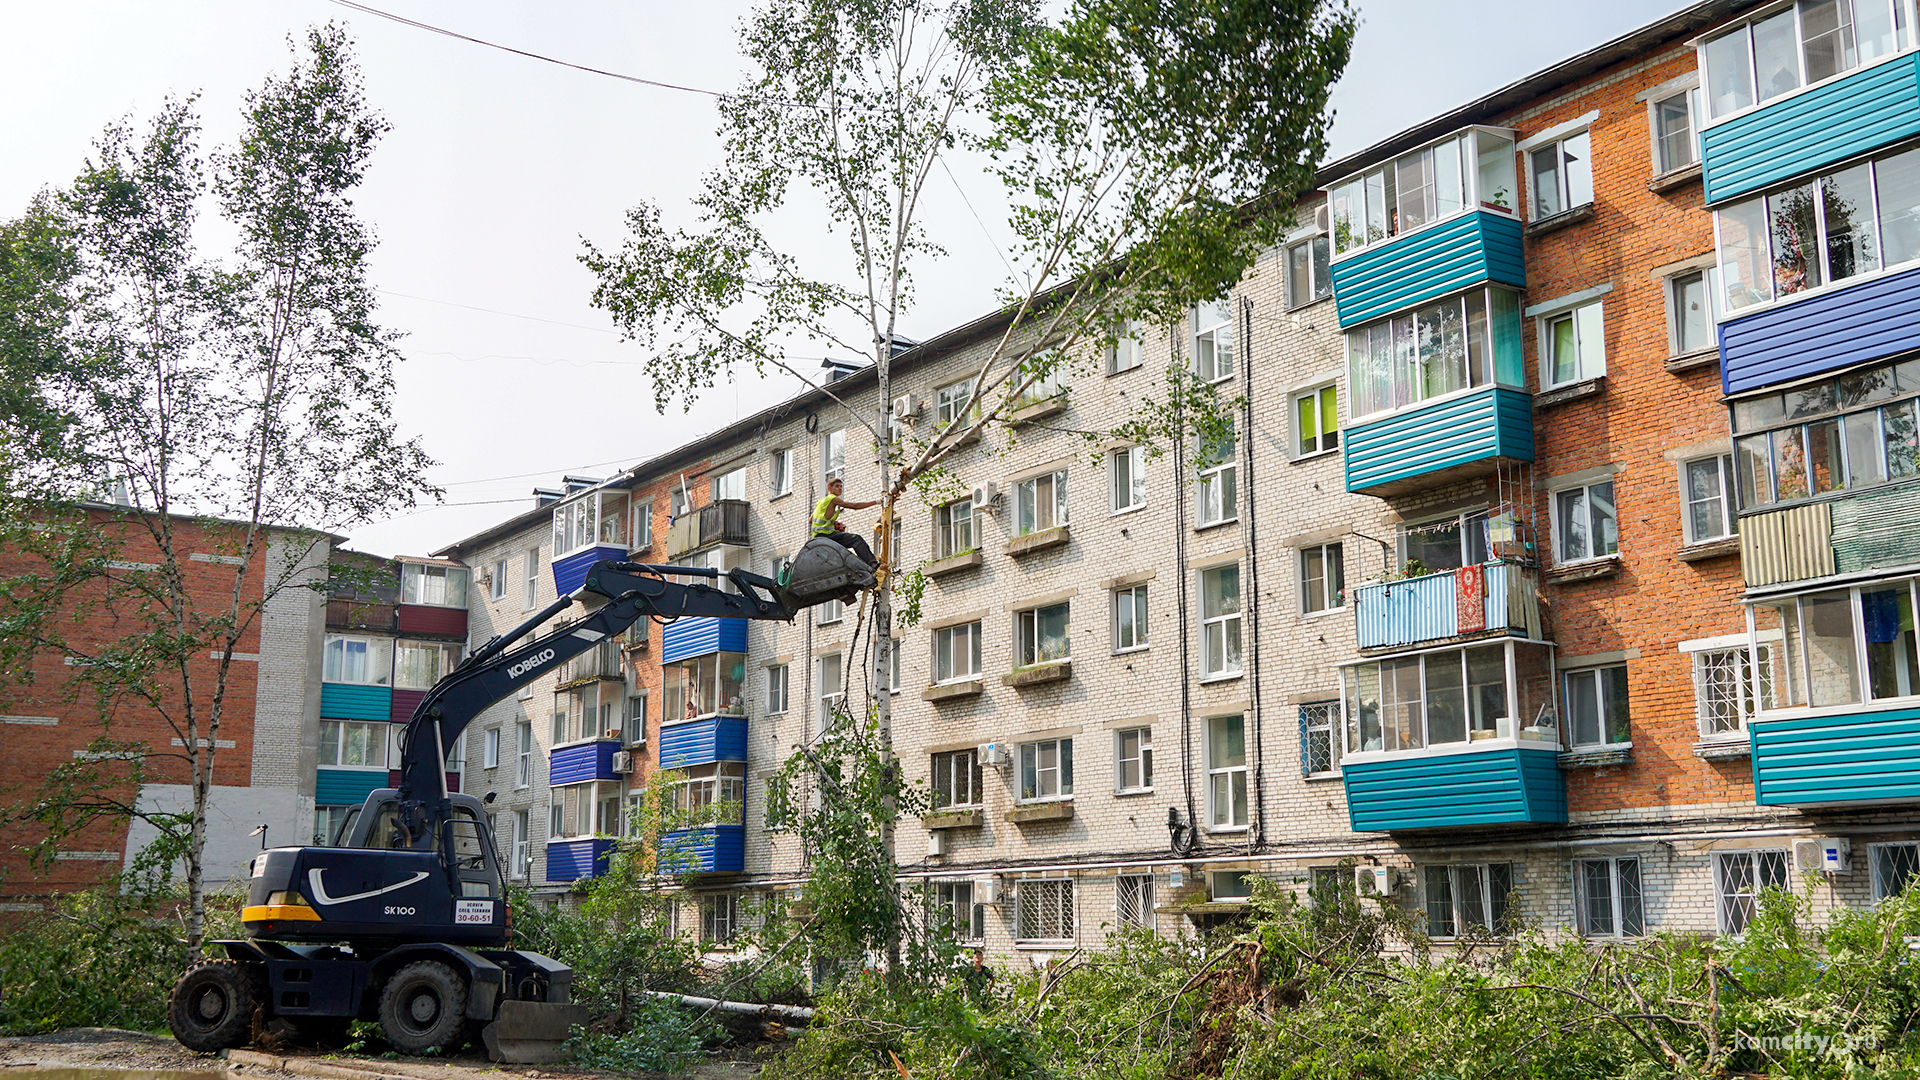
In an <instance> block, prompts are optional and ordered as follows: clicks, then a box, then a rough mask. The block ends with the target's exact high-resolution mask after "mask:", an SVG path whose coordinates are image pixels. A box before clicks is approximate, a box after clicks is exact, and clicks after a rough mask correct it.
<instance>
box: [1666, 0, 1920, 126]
mask: <svg viewBox="0 0 1920 1080" xmlns="http://www.w3.org/2000/svg"><path fill="white" fill-rule="evenodd" d="M1907 2H1908V0H1853V2H1852V3H1844V2H1838V3H1837V2H1835V0H1800V3H1798V4H1796V5H1792V6H1788V7H1785V8H1779V9H1774V10H1770V11H1768V12H1767V13H1766V14H1765V15H1762V16H1761V17H1759V18H1756V19H1753V20H1750V21H1748V22H1743V23H1741V24H1740V25H1738V26H1735V27H1732V28H1731V29H1728V30H1725V31H1723V32H1721V33H1719V34H1716V35H1714V36H1713V37H1711V38H1709V39H1707V41H1706V42H1705V43H1704V44H1703V45H1701V46H1700V56H1701V60H1702V61H1703V62H1702V63H1701V65H1700V66H1701V67H1702V68H1703V69H1704V70H1705V72H1706V80H1707V101H1708V104H1709V105H1710V106H1711V108H1712V110H1713V116H1714V118H1716V119H1718V118H1719V117H1723V116H1728V115H1731V114H1733V113H1736V112H1739V111H1740V110H1741V109H1745V108H1749V107H1751V106H1753V105H1756V104H1764V103H1766V102H1767V101H1770V100H1772V99H1773V98H1776V97H1779V96H1780V95H1782V94H1786V93H1789V92H1791V91H1793V90H1797V89H1799V88H1800V87H1802V86H1805V85H1808V84H1809V83H1816V82H1819V81H1820V80H1822V79H1826V78H1829V77H1831V76H1834V75H1838V74H1839V73H1841V72H1843V71H1850V70H1852V69H1853V68H1855V67H1858V66H1860V65H1862V64H1866V63H1870V62H1872V61H1874V60H1877V59H1879V58H1881V57H1884V56H1891V55H1892V54H1894V53H1896V52H1899V51H1901V50H1903V49H1906V48H1908V47H1909V46H1911V45H1912V43H1913V30H1912V28H1911V27H1910V26H1909V25H1908V24H1907V17H1908V16H1907Z"/></svg>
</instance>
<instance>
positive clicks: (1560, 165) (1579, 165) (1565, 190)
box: [1527, 131, 1593, 221]
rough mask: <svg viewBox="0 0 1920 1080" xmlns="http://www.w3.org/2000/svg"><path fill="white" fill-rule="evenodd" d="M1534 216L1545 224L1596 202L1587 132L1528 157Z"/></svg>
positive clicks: (1591, 155)
mask: <svg viewBox="0 0 1920 1080" xmlns="http://www.w3.org/2000/svg"><path fill="white" fill-rule="evenodd" d="M1527 185H1528V187H1529V188H1530V189H1531V193H1532V195H1533V199H1532V204H1531V209H1532V214H1531V217H1532V219H1533V220H1534V221H1542V220H1545V219H1546V218H1550V217H1553V216H1555V215H1557V214H1564V213H1567V212H1568V211H1570V210H1578V209H1580V208H1581V207H1583V206H1587V205H1590V204H1591V203H1592V202H1593V146H1592V140H1591V139H1590V138H1589V137H1588V134H1587V133H1586V132H1584V131H1582V132H1581V133H1579V134H1578V135H1569V136H1567V137H1566V138H1564V139H1560V140H1559V141H1557V142H1552V143H1548V144H1547V145H1546V146H1542V147H1539V148H1538V149H1535V150H1533V151H1532V152H1530V153H1529V154H1528V155H1527Z"/></svg>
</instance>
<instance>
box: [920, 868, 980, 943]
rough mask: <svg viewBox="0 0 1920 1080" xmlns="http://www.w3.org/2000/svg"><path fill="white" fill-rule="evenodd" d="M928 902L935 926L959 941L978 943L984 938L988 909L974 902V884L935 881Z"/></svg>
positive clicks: (968, 882) (969, 882)
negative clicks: (930, 905) (931, 908)
mask: <svg viewBox="0 0 1920 1080" xmlns="http://www.w3.org/2000/svg"><path fill="white" fill-rule="evenodd" d="M928 900H929V901H930V902H931V904H932V907H933V911H932V919H931V921H932V923H933V925H934V926H935V927H937V928H940V929H944V930H946V931H947V932H948V933H950V934H952V935H953V936H954V937H955V938H958V939H959V940H960V941H962V942H977V941H981V940H983V939H984V938H985V937H986V936H987V906H986V905H985V904H979V903H975V902H974V899H973V882H971V881H936V882H934V883H933V889H932V891H931V892H930V893H929V894H928Z"/></svg>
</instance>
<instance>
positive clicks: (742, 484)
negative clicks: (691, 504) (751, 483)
mask: <svg viewBox="0 0 1920 1080" xmlns="http://www.w3.org/2000/svg"><path fill="white" fill-rule="evenodd" d="M708 485H709V486H708V493H709V495H710V497H711V500H712V501H713V502H719V501H720V500H721V499H732V500H734V501H736V502H738V501H741V500H744V499H745V498H746V497H747V470H746V469H743V468H742V469H728V470H727V471H726V472H723V473H720V474H719V475H717V476H714V477H712V478H711V479H710V480H709V481H708Z"/></svg>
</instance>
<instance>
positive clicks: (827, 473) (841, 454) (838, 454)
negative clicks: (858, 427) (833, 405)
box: [820, 428, 847, 486]
mask: <svg viewBox="0 0 1920 1080" xmlns="http://www.w3.org/2000/svg"><path fill="white" fill-rule="evenodd" d="M820 471H821V475H820V481H821V484H822V486H824V485H825V483H826V482H827V481H828V480H845V479H846V478H847V429H846V428H841V429H839V430H838V431H829V432H827V433H826V434H825V435H822V436H820Z"/></svg>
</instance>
